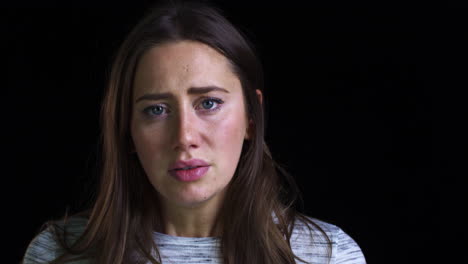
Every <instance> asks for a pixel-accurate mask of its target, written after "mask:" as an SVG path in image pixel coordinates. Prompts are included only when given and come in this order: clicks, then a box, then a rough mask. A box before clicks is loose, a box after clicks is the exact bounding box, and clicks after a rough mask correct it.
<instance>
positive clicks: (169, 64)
mask: <svg viewBox="0 0 468 264" xmlns="http://www.w3.org/2000/svg"><path fill="white" fill-rule="evenodd" d="M207 85H214V86H221V87H223V86H224V87H227V88H229V87H232V86H237V85H239V80H238V78H237V76H236V75H235V74H234V73H233V71H232V68H231V65H230V63H229V61H228V59H227V58H226V57H225V56H223V55H222V54H221V53H220V52H218V51H217V50H215V49H213V48H211V47H210V46H208V45H206V44H203V43H200V42H195V41H180V42H171V43H166V44H162V45H158V46H155V47H153V48H151V49H150V50H148V51H147V52H146V53H145V54H144V55H143V56H142V58H141V59H140V61H139V63H138V66H137V70H136V73H135V81H134V87H135V89H134V93H136V94H140V93H143V92H145V91H147V90H148V89H150V90H157V91H161V92H164V90H174V89H179V90H180V89H188V88H189V87H191V86H207Z"/></svg>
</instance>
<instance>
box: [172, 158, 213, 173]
mask: <svg viewBox="0 0 468 264" xmlns="http://www.w3.org/2000/svg"><path fill="white" fill-rule="evenodd" d="M207 166H210V164H208V163H207V162H206V161H204V160H201V159H190V160H178V161H176V162H174V163H173V164H171V165H170V166H169V171H184V170H192V169H196V168H200V167H207Z"/></svg>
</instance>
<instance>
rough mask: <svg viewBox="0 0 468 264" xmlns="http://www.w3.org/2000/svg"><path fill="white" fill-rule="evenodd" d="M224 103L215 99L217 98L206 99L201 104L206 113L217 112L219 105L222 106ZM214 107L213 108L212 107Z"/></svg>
mask: <svg viewBox="0 0 468 264" xmlns="http://www.w3.org/2000/svg"><path fill="white" fill-rule="evenodd" d="M223 103H224V102H223V101H222V100H221V99H217V98H207V99H205V100H203V102H202V103H201V105H202V107H203V109H205V110H207V111H215V110H218V109H219V108H220V105H221V104H223ZM213 106H215V107H213Z"/></svg>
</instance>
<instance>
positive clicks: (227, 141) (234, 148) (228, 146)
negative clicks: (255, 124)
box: [210, 113, 246, 162]
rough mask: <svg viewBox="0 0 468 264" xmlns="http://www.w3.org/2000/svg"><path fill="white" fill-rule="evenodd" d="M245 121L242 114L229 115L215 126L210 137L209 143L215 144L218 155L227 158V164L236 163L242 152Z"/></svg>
mask: <svg viewBox="0 0 468 264" xmlns="http://www.w3.org/2000/svg"><path fill="white" fill-rule="evenodd" d="M245 130H246V127H245V119H244V118H243V116H242V113H236V114H233V115H229V117H226V118H224V119H222V120H220V121H219V123H217V124H216V129H213V131H214V132H213V133H212V134H211V135H210V137H211V141H212V142H213V144H215V146H216V148H217V150H218V153H219V152H221V153H222V154H223V156H224V157H226V156H228V159H226V161H227V162H230V161H237V158H238V156H239V155H240V152H241V150H242V144H243V142H244V136H245Z"/></svg>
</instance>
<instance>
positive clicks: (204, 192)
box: [24, 3, 365, 264]
mask: <svg viewBox="0 0 468 264" xmlns="http://www.w3.org/2000/svg"><path fill="white" fill-rule="evenodd" d="M262 90H263V75H262V68H261V65H260V62H259V61H258V59H257V58H256V56H255V54H254V52H253V50H252V48H251V46H250V45H249V44H248V42H247V41H246V39H245V38H244V37H243V36H242V34H241V33H239V32H238V30H236V28H235V27H234V26H233V25H231V24H230V23H229V22H228V21H227V20H226V19H225V18H224V17H223V16H221V15H220V12H219V11H217V10H216V9H214V8H212V7H209V6H206V5H204V4H195V3H185V4H169V5H161V6H158V7H156V8H154V9H153V10H151V12H149V13H148V15H147V16H146V17H145V18H144V19H143V20H142V21H141V22H140V23H139V24H138V25H137V26H136V27H135V28H134V29H133V31H132V32H131V33H130V34H129V35H128V37H127V38H126V40H125V41H124V43H123V44H122V46H121V48H120V50H119V52H118V54H117V57H116V59H115V62H114V64H113V67H112V72H111V76H110V81H109V85H108V87H107V91H106V95H105V98H104V102H103V105H102V109H101V124H102V138H101V140H102V144H103V168H102V177H101V181H100V185H99V192H98V195H97V198H96V201H95V202H94V204H93V207H92V208H91V209H90V210H89V211H85V212H82V213H80V214H77V215H75V216H72V217H70V218H69V219H67V217H65V221H64V222H51V224H49V225H48V227H47V229H45V230H44V231H42V232H41V233H40V234H39V235H38V236H37V237H35V239H34V240H33V241H32V242H31V243H30V245H29V247H28V249H27V251H26V254H25V257H24V263H43V262H47V263H49V262H51V263H67V262H69V261H72V260H75V261H77V262H73V263H109V264H110V263H161V262H162V263H188V262H190V263H206V262H212V263H296V262H295V261H296V260H297V261H298V262H299V263H303V262H308V263H365V260H364V256H363V254H362V252H361V250H360V249H359V246H358V245H357V244H356V243H355V242H354V241H353V239H352V238H350V237H349V236H348V235H347V234H345V233H344V232H343V231H342V230H341V229H340V228H338V227H336V226H334V225H331V224H328V223H325V222H323V221H320V220H317V219H312V218H310V217H307V216H305V215H302V214H300V213H299V212H297V211H295V210H294V208H293V205H294V203H295V201H296V199H297V195H298V188H297V187H296V185H295V183H294V179H293V178H292V177H291V176H289V175H288V174H287V173H285V172H284V171H283V170H282V169H281V168H280V167H279V166H278V165H276V164H275V163H274V161H273V159H272V157H271V155H270V153H269V151H268V148H267V146H266V144H265V142H264V114H263V107H262Z"/></svg>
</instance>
